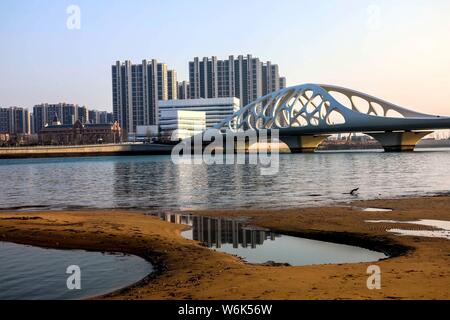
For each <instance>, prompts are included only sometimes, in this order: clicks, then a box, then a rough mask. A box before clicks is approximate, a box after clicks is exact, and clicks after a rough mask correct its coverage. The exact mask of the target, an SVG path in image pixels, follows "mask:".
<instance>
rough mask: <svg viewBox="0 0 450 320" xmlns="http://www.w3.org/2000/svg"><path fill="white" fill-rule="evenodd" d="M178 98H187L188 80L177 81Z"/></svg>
mask: <svg viewBox="0 0 450 320" xmlns="http://www.w3.org/2000/svg"><path fill="white" fill-rule="evenodd" d="M177 95H178V97H177V98H178V99H179V100H184V99H189V82H187V81H181V82H178V94H177Z"/></svg>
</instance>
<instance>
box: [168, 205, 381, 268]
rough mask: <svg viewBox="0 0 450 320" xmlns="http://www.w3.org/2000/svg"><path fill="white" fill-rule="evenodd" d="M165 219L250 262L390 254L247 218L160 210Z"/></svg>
mask: <svg viewBox="0 0 450 320" xmlns="http://www.w3.org/2000/svg"><path fill="white" fill-rule="evenodd" d="M159 217H160V218H161V219H162V220H165V221H168V222H172V223H177V224H185V225H188V226H190V227H191V229H190V230H188V231H184V232H183V233H182V235H183V236H184V237H185V238H187V239H191V240H196V241H199V242H201V243H202V244H203V245H204V246H207V247H208V248H211V249H214V250H217V251H220V252H225V253H228V254H233V255H237V256H239V257H241V258H242V259H244V260H245V261H247V262H250V263H266V262H269V261H270V262H275V263H288V264H290V265H292V266H303V265H315V264H329V263H356V262H372V261H378V260H380V259H385V258H387V256H386V255H385V254H383V253H381V252H376V251H372V250H368V249H364V248H360V247H355V246H348V245H342V244H337V243H330V242H325V241H316V240H310V239H304V238H298V237H291V236H287V235H282V234H277V233H274V232H272V231H270V230H267V229H263V228H258V227H255V226H249V225H247V224H246V221H245V219H230V218H212V217H204V216H195V215H189V214H170V213H164V214H159Z"/></svg>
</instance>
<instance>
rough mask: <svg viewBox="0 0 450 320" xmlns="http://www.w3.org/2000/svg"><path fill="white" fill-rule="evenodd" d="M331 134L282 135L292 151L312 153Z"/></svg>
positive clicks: (281, 137)
mask: <svg viewBox="0 0 450 320" xmlns="http://www.w3.org/2000/svg"><path fill="white" fill-rule="evenodd" d="M329 136H330V135H311V136H280V140H281V141H283V142H284V143H285V144H287V146H288V147H289V149H290V150H291V153H312V152H314V151H316V149H317V147H318V146H319V144H321V143H322V142H323V141H324V140H325V139H327V138H328V137H329Z"/></svg>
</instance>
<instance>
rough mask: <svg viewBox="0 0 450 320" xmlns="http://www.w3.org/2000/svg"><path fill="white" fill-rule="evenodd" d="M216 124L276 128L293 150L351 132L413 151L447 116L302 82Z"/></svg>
mask: <svg viewBox="0 0 450 320" xmlns="http://www.w3.org/2000/svg"><path fill="white" fill-rule="evenodd" d="M215 128H216V129H221V130H223V129H228V130H230V131H231V132H233V133H234V134H236V135H238V136H239V133H243V132H244V131H245V130H252V131H253V130H254V131H257V132H258V131H260V130H268V131H269V133H270V130H274V129H277V130H278V131H279V138H280V140H281V141H282V142H284V143H286V144H287V145H288V146H289V148H290V149H291V151H292V152H313V151H314V150H315V149H316V148H317V147H318V146H319V144H320V143H321V142H322V141H324V140H325V139H326V138H328V137H329V135H330V134H335V133H354V132H362V133H365V134H367V135H369V136H372V137H373V138H374V139H376V140H378V141H379V142H380V143H381V145H382V146H383V147H384V149H385V151H413V150H414V148H415V146H416V144H417V142H418V141H419V140H420V139H422V138H423V137H425V136H426V135H428V134H430V133H432V131H430V130H437V129H450V117H441V116H435V115H430V114H425V113H419V112H415V111H412V110H408V109H405V108H403V107H400V106H397V105H394V104H392V103H389V102H387V101H384V100H381V99H378V98H375V97H373V96H370V95H367V94H364V93H361V92H357V91H354V90H350V89H345V88H342V87H337V86H330V85H316V84H305V85H299V86H294V87H290V88H285V89H282V90H279V91H276V92H273V93H271V94H268V95H266V96H264V97H262V98H260V99H258V100H256V101H254V102H252V103H250V104H249V105H247V106H245V107H244V108H242V109H241V110H239V111H238V112H236V113H235V114H233V115H232V116H231V117H229V118H226V119H224V120H223V121H222V122H220V123H219V124H217V125H216V126H215ZM247 147H249V146H247V145H246V148H247Z"/></svg>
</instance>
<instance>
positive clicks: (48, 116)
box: [33, 103, 89, 133]
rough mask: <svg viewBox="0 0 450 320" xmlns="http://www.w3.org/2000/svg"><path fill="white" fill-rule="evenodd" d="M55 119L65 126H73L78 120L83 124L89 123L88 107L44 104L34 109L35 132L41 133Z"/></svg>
mask: <svg viewBox="0 0 450 320" xmlns="http://www.w3.org/2000/svg"><path fill="white" fill-rule="evenodd" d="M55 117H56V118H57V119H58V120H59V121H60V122H61V124H64V125H73V124H74V123H75V121H77V120H80V121H81V122H82V123H88V122H89V113H88V109H87V108H86V107H80V106H79V105H76V104H68V103H57V104H48V103H44V104H39V105H35V106H34V107H33V121H34V131H35V132H36V133H39V132H41V130H42V128H44V127H45V126H46V125H48V124H49V123H51V122H52V121H53V119H54V118H55Z"/></svg>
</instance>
